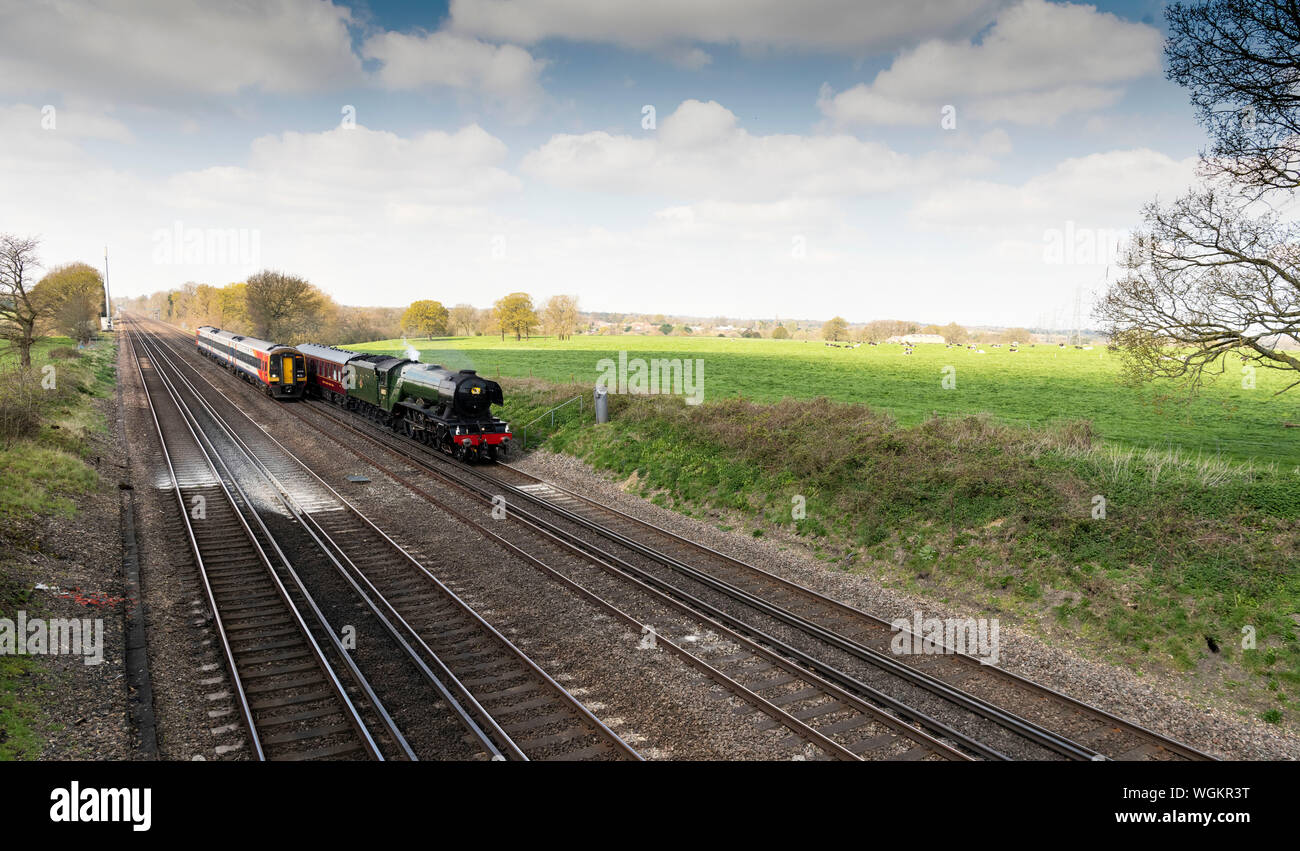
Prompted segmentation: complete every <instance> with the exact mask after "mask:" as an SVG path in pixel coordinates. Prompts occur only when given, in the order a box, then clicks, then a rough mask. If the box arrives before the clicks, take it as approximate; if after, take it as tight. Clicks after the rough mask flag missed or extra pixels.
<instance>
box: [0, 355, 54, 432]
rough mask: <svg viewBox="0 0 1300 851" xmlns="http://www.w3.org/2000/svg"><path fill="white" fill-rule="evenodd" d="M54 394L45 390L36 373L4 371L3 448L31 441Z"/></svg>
mask: <svg viewBox="0 0 1300 851" xmlns="http://www.w3.org/2000/svg"><path fill="white" fill-rule="evenodd" d="M52 395H53V394H52V393H51V392H50V391H48V390H45V389H44V388H42V387H41V382H40V379H39V378H38V377H37V374H36V373H31V372H27V371H24V370H21V369H16V368H11V369H5V370H0V446H4V447H6V448H7V447H9V446H10V445H12V444H13V442H14V441H15V440H20V439H22V438H24V437H30V436H32V435H33V434H35V433H36V430H37V429H38V428H40V425H41V411H42V410H43V409H44V407H45V406H46V405H48V404H49V402H50V397H51V396H52Z"/></svg>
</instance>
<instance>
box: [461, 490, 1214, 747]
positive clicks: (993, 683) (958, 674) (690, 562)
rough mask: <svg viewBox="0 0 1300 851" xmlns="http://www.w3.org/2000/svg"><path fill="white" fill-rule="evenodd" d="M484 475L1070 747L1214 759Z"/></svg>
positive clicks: (693, 549) (586, 507) (768, 578)
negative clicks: (902, 649)
mask: <svg viewBox="0 0 1300 851" xmlns="http://www.w3.org/2000/svg"><path fill="white" fill-rule="evenodd" d="M475 472H476V473H477V472H478V471H477V470H476V471H475ZM485 478H491V479H492V480H493V481H494V482H496V483H500V484H501V485H502V486H503V487H505V488H507V490H508V493H510V494H511V495H512V496H514V497H515V498H526V499H527V500H528V501H529V502H531V503H532V504H537V505H545V506H547V507H548V508H551V509H553V510H555V511H556V512H558V513H561V514H562V515H563V516H565V517H566V519H570V520H572V521H574V522H576V523H580V524H581V525H583V526H584V527H586V528H589V529H592V530H593V531H598V532H599V533H600V534H602V535H603V536H605V537H606V538H608V539H609V540H611V541H614V542H617V543H619V544H620V545H623V546H625V547H627V548H628V549H630V550H634V551H637V552H640V553H642V554H644V555H646V556H648V557H650V558H654V559H656V560H658V561H660V562H661V563H663V564H666V565H669V566H672V567H674V568H675V569H679V570H683V571H691V572H695V571H698V572H699V574H700V575H703V576H704V577H707V581H709V583H710V584H711V585H714V586H715V587H720V588H725V589H727V591H728V592H729V593H734V594H737V595H744V596H746V597H749V598H752V599H755V600H757V601H761V603H763V604H764V607H767V606H771V607H772V608H773V609H775V610H776V611H777V612H778V613H779V617H780V618H781V619H782V620H784V621H786V622H789V623H798V624H799V625H800V626H802V627H804V628H809V629H813V628H815V629H816V630H817V631H819V632H821V631H824V632H825V633H826V634H827V636H828V640H830V641H833V642H834V643H835V644H843V643H845V642H847V644H848V645H850V646H852V647H854V648H857V649H858V652H860V651H861V649H867V650H870V651H872V652H874V653H875V654H878V655H879V656H890V657H892V658H893V659H895V660H897V661H899V662H901V663H902V664H904V665H905V666H906V667H907V668H909V669H911V671H913V672H915V676H912V677H909V679H911V680H912V681H913V682H917V683H920V684H924V685H925V686H926V687H927V688H929V687H936V688H938V689H939V690H940V691H941V693H944V694H949V693H950V692H949V689H952V690H955V691H956V692H958V693H959V695H960V694H965V695H967V696H969V697H971V698H973V699H975V700H979V701H984V702H985V703H986V704H989V705H993V706H998V707H1006V708H1007V711H1008V712H1013V713H1015V714H1016V717H1018V718H1020V719H1022V720H1024V721H1026V722H1027V723H1029V724H1033V725H1036V726H1037V727H1038V728H1039V729H1040V730H1041V731H1046V733H1047V734H1048V736H1039V735H1037V734H1033V733H1032V731H1030V732H1027V735H1029V736H1030V737H1031V738H1034V739H1037V740H1038V741H1040V742H1041V743H1043V744H1045V745H1046V746H1048V747H1052V748H1054V749H1056V750H1058V752H1059V753H1061V754H1062V755H1065V756H1070V757H1072V758H1088V759H1094V758H1098V757H1100V758H1105V759H1115V760H1145V759H1155V760H1191V761H1200V760H1209V759H1212V757H1210V756H1209V755H1208V754H1205V753H1203V752H1201V751H1199V750H1197V749H1195V748H1192V747H1190V746H1188V745H1185V744H1183V743H1181V742H1178V741H1175V740H1173V739H1170V738H1168V737H1166V736H1162V735H1160V734H1158V733H1156V732H1154V731H1152V730H1148V729H1146V728H1144V727H1141V726H1139V725H1137V724H1134V723H1132V722H1129V721H1126V720H1124V719H1122V718H1120V717H1118V716H1116V715H1114V714H1112V713H1110V712H1107V711H1105V710H1102V709H1100V708H1098V707H1095V706H1092V705H1089V704H1087V703H1085V702H1083V701H1079V700H1077V699H1075V698H1071V697H1069V696H1068V695H1065V694H1062V693H1060V692H1058V691H1056V690H1054V689H1051V688H1048V687H1047V686H1044V685H1042V684H1040V683H1036V682H1033V681H1032V680H1029V679H1026V678H1024V677H1021V676H1019V675H1017V674H1014V673H1011V672H1010V671H1006V670H1004V669H1002V668H999V667H997V666H995V665H988V664H984V663H983V662H981V660H979V659H978V658H976V657H974V656H971V655H969V654H967V653H962V652H956V651H955V650H954V648H952V647H948V646H946V645H943V644H939V645H938V646H937V647H936V648H935V649H936V650H938V651H939V652H936V653H932V654H931V653H926V654H905V655H899V654H894V653H892V651H891V649H890V645H891V642H892V641H893V639H894V638H895V637H896V636H897V634H898V631H897V630H895V629H894V627H893V626H892V624H891V623H890V622H889V621H886V620H883V619H881V618H878V617H876V616H874V615H871V614H869V613H868V612H864V611H862V610H860V609H856V608H854V607H852V606H849V605H846V604H844V603H841V602H840V601H838V600H835V599H833V598H831V597H828V596H826V595H824V594H820V593H818V592H816V591H814V590H812V589H810V588H807V587H804V586H802V585H799V584H797V583H794V582H791V581H789V580H787V579H784V578H782V577H779V576H776V575H774V574H772V573H770V572H768V571H765V570H762V569H761V568H758V567H755V566H753V565H750V564H747V563H745V562H742V561H740V560H739V559H735V558H732V557H731V556H728V555H725V554H724V553H721V552H718V551H717V550H714V549H712V548H710V547H706V546H704V545H702V544H700V543H698V542H695V541H692V540H690V539H688V538H684V537H682V536H680V535H677V534H676V533H673V532H671V531H669V530H667V529H664V528H662V527H660V526H656V525H654V524H652V523H648V522H646V521H644V520H641V519H640V518H636V517H633V516H631V515H629V514H627V513H625V512H622V511H619V510H617V509H615V508H613V507H611V506H608V505H604V504H601V503H597V502H595V501H593V500H591V499H588V498H586V497H584V496H582V495H580V494H577V493H574V492H572V491H570V490H568V489H566V488H563V487H561V486H559V485H556V484H554V483H551V482H545V481H542V480H541V479H538V478H537V477H535V476H532V475H530V474H528V473H525V472H523V471H522V470H519V469H517V468H515V467H512V466H510V465H508V464H497V465H495V466H493V467H490V468H487V470H486V474H485ZM904 676H906V673H905V672H904ZM939 684H942V686H940V685H939ZM1016 726H1017V727H1019V725H1016ZM1049 737H1054V738H1056V739H1057V740H1058V741H1055V742H1053V741H1051V740H1050V738H1049ZM1071 745H1075V746H1078V747H1077V748H1075V747H1071ZM1080 751H1082V752H1080Z"/></svg>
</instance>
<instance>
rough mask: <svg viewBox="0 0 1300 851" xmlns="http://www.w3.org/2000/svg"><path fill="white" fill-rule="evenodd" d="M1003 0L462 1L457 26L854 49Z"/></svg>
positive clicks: (494, 34) (965, 31) (928, 28)
mask: <svg viewBox="0 0 1300 851" xmlns="http://www.w3.org/2000/svg"><path fill="white" fill-rule="evenodd" d="M998 5H1000V3H999V2H998V0H877V2H873V3H864V2H862V0H803V2H798V3H792V2H789V0H709V2H700V0H655V2H645V0H602V2H597V3H593V2H591V1H590V0H452V3H451V21H450V24H449V26H450V28H452V29H455V30H458V31H461V32H467V33H472V34H474V35H480V36H484V37H487V38H492V39H500V40H505V41H512V42H517V43H520V44H533V43H536V42H538V41H541V40H542V39H546V38H565V39H572V40H575V41H592V42H605V43H610V44H618V45H622V46H625V47H634V48H656V47H661V46H663V45H665V44H670V43H673V42H679V41H687V42H703V43H708V44H739V45H741V46H742V47H746V48H791V49H798V50H836V51H843V52H847V53H852V54H860V53H863V52H867V51H871V50H879V49H887V48H891V47H895V46H898V45H900V44H903V43H906V42H908V41H915V40H918V39H922V38H933V37H947V36H957V35H963V36H964V35H970V34H972V33H974V32H976V31H977V30H979V28H980V27H981V26H983V25H984V24H986V23H987V22H988V21H989V20H990V19H991V18H992V15H993V11H994V10H995V9H996V8H997V6H998Z"/></svg>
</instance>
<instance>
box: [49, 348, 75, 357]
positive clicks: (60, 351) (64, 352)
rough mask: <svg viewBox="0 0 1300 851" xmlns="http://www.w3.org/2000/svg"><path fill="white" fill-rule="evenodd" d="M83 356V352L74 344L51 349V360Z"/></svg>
mask: <svg viewBox="0 0 1300 851" xmlns="http://www.w3.org/2000/svg"><path fill="white" fill-rule="evenodd" d="M79 357H81V352H79V351H77V350H76V349H74V348H73V347H72V346H57V347H55V348H53V349H50V360H76V359H77V358H79Z"/></svg>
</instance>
